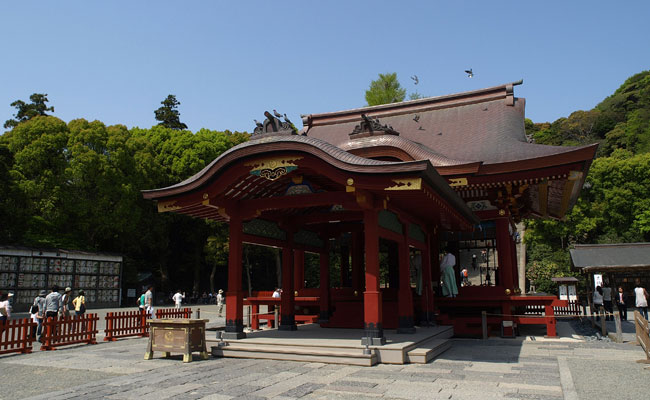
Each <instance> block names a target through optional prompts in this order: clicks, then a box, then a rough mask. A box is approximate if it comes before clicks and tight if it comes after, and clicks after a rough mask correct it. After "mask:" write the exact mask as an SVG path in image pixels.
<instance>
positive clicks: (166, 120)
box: [154, 94, 187, 130]
mask: <svg viewBox="0 0 650 400" xmlns="http://www.w3.org/2000/svg"><path fill="white" fill-rule="evenodd" d="M160 104H162V107H160V108H159V109H157V110H156V111H154V114H155V115H156V120H158V121H160V123H159V124H158V125H161V126H164V127H165V128H170V129H176V130H182V129H187V125H185V124H184V123H182V122H181V120H180V117H181V113H180V112H178V110H177V108H178V106H179V105H180V104H181V103H180V101H178V100H176V96H174V95H173V94H170V95H168V96H167V98H166V99H165V100H163V101H161V102H160Z"/></svg>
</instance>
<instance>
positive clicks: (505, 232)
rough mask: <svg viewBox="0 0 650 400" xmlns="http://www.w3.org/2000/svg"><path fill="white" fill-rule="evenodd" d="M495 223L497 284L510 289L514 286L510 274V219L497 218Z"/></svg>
mask: <svg viewBox="0 0 650 400" xmlns="http://www.w3.org/2000/svg"><path fill="white" fill-rule="evenodd" d="M495 223H496V231H497V232H496V236H497V253H498V257H499V275H500V280H499V286H502V287H504V288H507V289H512V288H513V286H514V282H513V274H512V272H513V271H512V252H511V250H510V246H511V244H512V239H511V238H510V230H509V227H510V221H509V219H508V218H507V217H503V218H497V219H496V220H495Z"/></svg>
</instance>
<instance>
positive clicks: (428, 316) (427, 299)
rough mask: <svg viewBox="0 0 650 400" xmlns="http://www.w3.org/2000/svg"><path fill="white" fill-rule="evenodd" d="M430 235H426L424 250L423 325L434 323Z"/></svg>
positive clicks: (421, 317) (421, 319) (421, 318)
mask: <svg viewBox="0 0 650 400" xmlns="http://www.w3.org/2000/svg"><path fill="white" fill-rule="evenodd" d="M429 243H430V235H429V234H427V235H426V243H425V246H424V249H423V250H422V252H421V254H422V266H421V268H422V300H421V307H422V315H421V316H420V321H421V322H420V324H421V325H433V324H434V315H433V292H432V290H431V250H430V247H429Z"/></svg>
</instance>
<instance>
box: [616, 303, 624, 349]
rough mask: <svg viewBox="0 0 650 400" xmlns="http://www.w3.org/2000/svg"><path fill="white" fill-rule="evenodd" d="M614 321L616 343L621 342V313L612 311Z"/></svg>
mask: <svg viewBox="0 0 650 400" xmlns="http://www.w3.org/2000/svg"><path fill="white" fill-rule="evenodd" d="M614 322H616V343H623V328H622V326H621V315H620V314H619V312H618V311H614Z"/></svg>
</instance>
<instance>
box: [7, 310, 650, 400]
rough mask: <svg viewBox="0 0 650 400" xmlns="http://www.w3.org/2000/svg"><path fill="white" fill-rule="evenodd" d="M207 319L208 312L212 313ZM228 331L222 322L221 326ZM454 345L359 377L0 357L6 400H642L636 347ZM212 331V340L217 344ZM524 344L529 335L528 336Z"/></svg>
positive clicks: (569, 341) (567, 338)
mask: <svg viewBox="0 0 650 400" xmlns="http://www.w3.org/2000/svg"><path fill="white" fill-rule="evenodd" d="M206 314H207V310H206ZM220 323H222V321H220V320H217V321H216V324H217V325H218V324H220ZM558 325H559V326H558V331H559V332H560V334H561V336H562V337H561V338H559V339H545V338H544V337H543V336H539V335H537V333H538V332H529V334H526V335H525V336H524V335H522V336H519V337H517V338H514V339H502V338H490V339H488V340H480V339H453V344H452V346H451V348H450V349H449V350H447V351H446V352H444V353H442V354H441V355H439V356H438V357H437V358H436V359H435V360H433V361H432V362H429V363H428V364H424V365H415V364H406V365H387V364H380V365H376V366H374V367H358V366H344V365H332V364H324V363H305V362H295V361H277V360H256V359H236V358H214V357H210V358H209V359H208V360H200V358H199V356H198V354H196V353H195V354H194V360H193V362H191V363H186V364H184V363H183V362H182V356H181V355H180V354H179V355H172V356H171V357H170V358H162V357H161V355H160V354H159V353H157V354H156V355H154V358H153V360H148V361H146V360H144V357H143V356H144V352H145V348H146V345H147V339H143V338H137V339H123V340H118V341H116V342H103V341H101V335H100V336H99V337H98V341H99V344H97V345H80V346H69V347H62V348H59V349H58V350H56V351H40V350H38V348H35V349H34V352H33V353H31V354H26V355H23V354H13V355H11V354H10V355H4V356H0V370H1V371H2V377H3V379H2V381H3V382H2V390H1V391H0V399H22V398H29V399H48V400H55V399H99V398H108V399H141V400H144V399H155V400H161V399H166V398H182V399H219V400H222V399H223V400H225V399H298V398H302V399H370V398H382V399H593V398H614V397H616V398H618V399H643V398H647V393H648V391H649V390H650V370H647V369H644V367H645V365H644V364H639V363H636V360H639V359H642V358H644V353H643V350H642V349H641V348H640V347H639V346H637V345H636V344H635V343H634V342H633V341H628V342H626V343H621V344H617V343H611V342H604V341H587V340H584V338H583V337H582V336H580V335H577V334H575V331H574V330H572V328H571V325H572V324H570V323H569V322H560V323H559V324H558ZM214 334H215V332H214V331H209V332H208V333H207V335H214ZM522 334H523V333H522Z"/></svg>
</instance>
